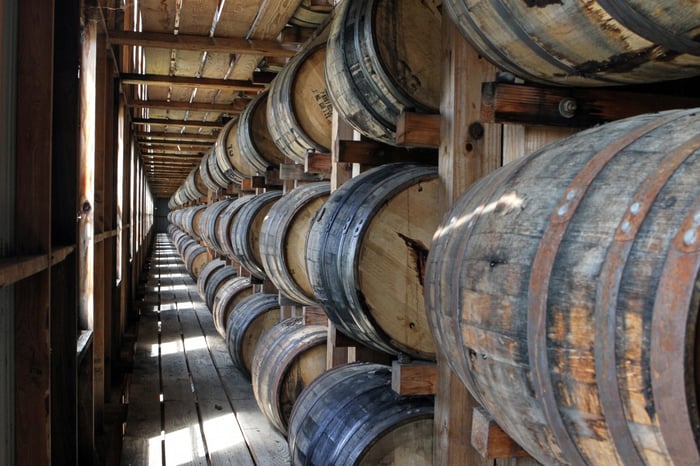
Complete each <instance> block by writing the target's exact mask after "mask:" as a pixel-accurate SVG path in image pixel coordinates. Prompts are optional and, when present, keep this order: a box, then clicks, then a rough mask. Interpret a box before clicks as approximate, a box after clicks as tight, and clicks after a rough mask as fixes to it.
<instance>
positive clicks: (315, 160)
mask: <svg viewBox="0 0 700 466" xmlns="http://www.w3.org/2000/svg"><path fill="white" fill-rule="evenodd" d="M331 163H332V157H331V154H322V153H319V152H312V153H308V154H306V160H305V161H304V172H306V173H319V174H322V175H326V176H329V175H330V174H331Z"/></svg>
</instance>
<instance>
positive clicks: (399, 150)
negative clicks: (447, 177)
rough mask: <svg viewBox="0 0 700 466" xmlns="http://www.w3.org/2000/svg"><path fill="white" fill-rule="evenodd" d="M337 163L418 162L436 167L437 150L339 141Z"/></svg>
mask: <svg viewBox="0 0 700 466" xmlns="http://www.w3.org/2000/svg"><path fill="white" fill-rule="evenodd" d="M338 162H344V163H359V164H362V165H384V164H387V163H394V162H420V163H427V164H433V165H437V163H438V153H437V150H434V149H429V148H417V149H411V150H409V149H406V148H404V147H396V146H390V145H388V144H383V143H381V142H377V141H340V142H339V152H338Z"/></svg>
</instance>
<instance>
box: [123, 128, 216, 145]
mask: <svg viewBox="0 0 700 466" xmlns="http://www.w3.org/2000/svg"><path fill="white" fill-rule="evenodd" d="M133 136H134V137H135V138H137V139H140V140H141V141H148V140H149V139H154V138H157V139H162V140H168V141H182V142H187V141H208V142H210V143H211V144H213V143H214V142H215V141H216V135H215V134H204V133H196V134H194V133H179V132H177V133H175V132H164V131H151V132H142V131H135V132H134V133H133Z"/></svg>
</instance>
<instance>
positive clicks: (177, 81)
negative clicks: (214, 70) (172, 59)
mask: <svg viewBox="0 0 700 466" xmlns="http://www.w3.org/2000/svg"><path fill="white" fill-rule="evenodd" d="M119 80H120V81H121V82H122V84H150V85H154V86H181V87H196V88H199V89H214V90H219V89H221V90H229V91H243V92H250V91H252V92H261V91H263V90H265V86H263V85H260V84H253V83H252V82H250V81H244V80H241V79H215V78H195V77H190V76H168V75H162V74H139V73H121V74H120V75H119Z"/></svg>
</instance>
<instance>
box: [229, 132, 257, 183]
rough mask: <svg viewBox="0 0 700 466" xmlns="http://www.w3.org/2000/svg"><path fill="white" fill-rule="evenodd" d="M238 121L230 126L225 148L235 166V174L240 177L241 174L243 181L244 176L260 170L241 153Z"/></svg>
mask: <svg viewBox="0 0 700 466" xmlns="http://www.w3.org/2000/svg"><path fill="white" fill-rule="evenodd" d="M238 123H239V120H235V121H234V122H233V125H232V126H231V127H230V128H229V130H228V133H227V134H226V139H225V146H224V149H225V150H226V157H228V160H229V163H230V164H231V166H232V167H233V168H234V175H233V176H234V177H238V176H239V175H240V176H241V181H242V179H243V178H245V177H251V176H254V175H257V174H258V172H257V170H256V169H255V167H254V166H253V165H251V164H250V163H248V161H247V160H246V159H245V158H243V155H242V154H241V149H240V147H239V146H238ZM239 182H240V181H239Z"/></svg>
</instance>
